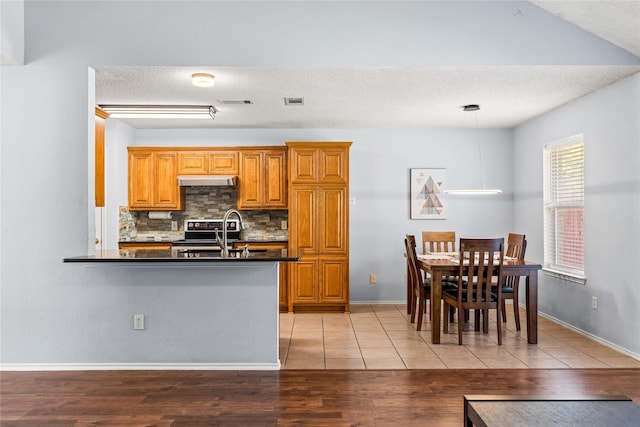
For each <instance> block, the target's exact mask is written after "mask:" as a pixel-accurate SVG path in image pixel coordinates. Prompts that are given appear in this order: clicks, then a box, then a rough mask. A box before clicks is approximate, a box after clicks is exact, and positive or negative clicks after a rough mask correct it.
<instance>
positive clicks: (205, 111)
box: [100, 105, 217, 120]
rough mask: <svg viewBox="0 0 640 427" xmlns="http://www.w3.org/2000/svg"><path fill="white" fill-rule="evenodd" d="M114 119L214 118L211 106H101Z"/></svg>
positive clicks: (214, 113)
mask: <svg viewBox="0 0 640 427" xmlns="http://www.w3.org/2000/svg"><path fill="white" fill-rule="evenodd" d="M100 108H102V109H103V110H104V111H106V112H107V113H109V117H111V118H114V119H209V120H213V119H214V118H215V116H216V113H217V111H216V109H215V107H213V106H212V105H101V106H100Z"/></svg>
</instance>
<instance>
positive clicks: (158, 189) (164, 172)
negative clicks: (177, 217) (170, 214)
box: [153, 152, 180, 209]
mask: <svg viewBox="0 0 640 427" xmlns="http://www.w3.org/2000/svg"><path fill="white" fill-rule="evenodd" d="M154 156H155V159H154V175H155V180H154V189H153V206H154V208H160V209H162V208H165V209H179V208H180V197H179V187H178V174H177V172H178V167H177V166H178V156H177V154H176V153H170V152H156V153H155V155H154Z"/></svg>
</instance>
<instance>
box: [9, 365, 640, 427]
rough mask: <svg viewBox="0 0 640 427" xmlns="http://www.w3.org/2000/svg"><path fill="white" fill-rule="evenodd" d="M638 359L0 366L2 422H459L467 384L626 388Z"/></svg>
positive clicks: (638, 394) (637, 374)
mask: <svg viewBox="0 0 640 427" xmlns="http://www.w3.org/2000/svg"><path fill="white" fill-rule="evenodd" d="M638 384H640V369H503V370H489V369H479V370H440V369H437V370H410V371H394V370H379V371H375V370H359V371H357V370H356V371H354V370H344V371H339V370H335V371H326V370H322V371H308V370H301V371H295V370H291V371H279V372H277V371H71V372H70V371H57V372H6V371H5V372H0V424H1V425H2V426H3V427H12V426H20V427H25V426H27V427H29V426H39V427H40V426H53V427H58V426H124V425H126V426H174V427H175V426H301V425H302V426H332V427H334V426H376V427H378V426H398V425H402V426H424V425H435V426H448V425H451V426H454V425H455V426H459V425H461V424H462V417H463V395H465V394H523V395H530V394H537V395H540V394H556V395H557V394H589V395H626V396H629V397H630V398H631V399H633V400H634V401H635V402H636V403H639V404H640V387H638Z"/></svg>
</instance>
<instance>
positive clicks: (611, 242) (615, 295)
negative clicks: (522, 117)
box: [514, 74, 640, 354]
mask: <svg viewBox="0 0 640 427" xmlns="http://www.w3.org/2000/svg"><path fill="white" fill-rule="evenodd" d="M578 133H583V134H584V144H585V274H586V277H587V283H586V285H579V284H576V283H572V282H566V281H562V280H558V279H554V278H552V277H549V276H546V275H544V274H541V275H540V298H539V304H540V311H542V312H544V313H547V314H549V315H550V316H552V317H554V318H557V319H560V320H562V321H564V322H566V323H568V324H571V325H573V326H575V327H577V328H579V329H581V330H583V331H586V332H588V333H590V334H592V335H594V336H597V337H600V338H602V339H604V340H606V341H609V342H610V343H615V344H617V345H618V346H620V347H622V348H625V349H627V350H629V351H631V352H633V353H635V354H640V333H638V332H637V325H639V324H640V310H639V309H638V307H639V306H640V286H638V280H637V277H638V273H639V266H640V244H638V242H639V241H640V74H636V75H634V76H632V77H629V78H627V79H625V80H623V81H619V82H617V83H615V84H613V85H610V86H609V87H606V88H604V89H602V90H599V91H597V92H595V93H592V94H590V95H587V96H584V97H582V98H580V99H578V100H576V101H574V102H571V103H569V104H567V105H565V106H563V107H560V108H558V109H556V110H554V111H552V112H550V113H548V114H545V115H543V116H541V117H538V118H537V119H535V120H531V121H530V122H528V123H526V124H524V125H522V126H519V127H518V128H517V129H516V130H515V133H514V135H515V137H514V143H515V145H514V172H515V173H514V189H515V191H514V225H515V227H516V228H519V229H522V230H523V231H524V232H526V234H527V236H542V233H543V209H542V206H543V205H542V190H541V183H542V150H543V146H544V144H546V143H549V142H552V141H556V140H559V139H562V138H565V137H568V136H572V135H575V134H578ZM543 253H544V249H543V241H542V240H541V239H533V240H532V239H529V245H528V246H527V257H528V258H532V259H536V260H542V259H543ZM592 296H596V297H598V309H597V310H593V309H592V308H591V297H592Z"/></svg>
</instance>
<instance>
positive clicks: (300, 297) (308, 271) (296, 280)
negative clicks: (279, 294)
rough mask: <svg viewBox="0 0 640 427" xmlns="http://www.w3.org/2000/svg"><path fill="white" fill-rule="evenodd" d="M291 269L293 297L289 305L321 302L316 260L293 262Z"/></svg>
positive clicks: (291, 296)
mask: <svg viewBox="0 0 640 427" xmlns="http://www.w3.org/2000/svg"><path fill="white" fill-rule="evenodd" d="M290 268H291V270H290V271H291V277H290V281H291V295H290V298H289V304H295V303H301V302H303V303H309V302H319V298H318V296H319V293H318V284H319V280H318V268H317V261H316V260H314V259H307V260H300V261H298V262H293V263H291V265H290Z"/></svg>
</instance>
